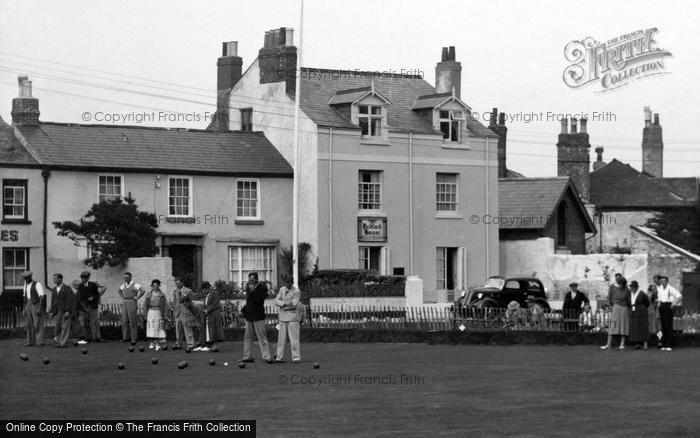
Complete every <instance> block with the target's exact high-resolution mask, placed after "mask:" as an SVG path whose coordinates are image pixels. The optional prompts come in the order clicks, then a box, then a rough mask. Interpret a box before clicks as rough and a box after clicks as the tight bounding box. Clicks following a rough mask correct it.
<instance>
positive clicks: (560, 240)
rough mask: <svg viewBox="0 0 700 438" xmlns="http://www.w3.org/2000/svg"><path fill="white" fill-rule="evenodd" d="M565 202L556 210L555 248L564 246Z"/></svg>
mask: <svg viewBox="0 0 700 438" xmlns="http://www.w3.org/2000/svg"><path fill="white" fill-rule="evenodd" d="M566 210H567V206H566V202H562V203H561V204H559V208H557V246H566V214H567V211H566Z"/></svg>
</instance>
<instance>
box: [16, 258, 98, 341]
mask: <svg viewBox="0 0 700 438" xmlns="http://www.w3.org/2000/svg"><path fill="white" fill-rule="evenodd" d="M22 277H23V278H24V286H23V288H22V292H23V300H24V316H25V321H26V328H27V342H26V344H25V346H27V347H28V346H35V345H36V346H43V345H44V326H45V323H46V320H47V319H49V320H52V321H53V323H54V340H55V341H56V345H55V347H57V348H66V346H67V344H68V342H69V340H71V339H73V340H74V342H77V343H78V344H86V343H87V342H88V341H94V342H103V341H102V336H101V334H100V324H99V305H100V298H101V297H102V295H103V294H104V293H105V290H106V289H105V287H104V286H102V285H100V284H98V283H96V282H93V281H90V273H89V272H87V271H84V272H83V273H82V274H80V280H73V281H72V282H71V284H70V286H69V285H66V284H65V283H64V282H63V274H60V273H56V274H54V275H53V283H54V286H53V287H51V288H45V287H44V286H43V285H42V284H41V282H39V281H36V280H34V273H33V272H31V271H25V272H23V273H22Z"/></svg>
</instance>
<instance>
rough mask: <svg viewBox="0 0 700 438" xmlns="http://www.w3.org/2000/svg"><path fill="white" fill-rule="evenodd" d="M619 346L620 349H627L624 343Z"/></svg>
mask: <svg viewBox="0 0 700 438" xmlns="http://www.w3.org/2000/svg"><path fill="white" fill-rule="evenodd" d="M617 348H619V349H620V350H624V349H625V346H624V345H620V346H619V347H617Z"/></svg>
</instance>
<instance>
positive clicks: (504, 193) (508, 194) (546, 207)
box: [498, 177, 595, 233]
mask: <svg viewBox="0 0 700 438" xmlns="http://www.w3.org/2000/svg"><path fill="white" fill-rule="evenodd" d="M569 190H570V191H571V192H572V195H573V198H574V199H576V201H577V202H576V206H577V209H578V211H579V213H580V214H581V215H582V216H583V217H584V222H585V223H586V225H587V228H586V230H585V232H587V233H592V232H595V225H594V224H593V221H592V220H591V217H590V216H589V215H588V212H587V211H586V208H585V206H584V205H583V203H582V202H581V200H580V198H579V195H578V192H577V191H576V188H575V187H574V185H573V184H572V183H571V180H570V179H569V178H568V177H551V178H513V179H510V178H501V179H499V180H498V209H499V210H498V216H499V217H500V218H506V219H504V220H501V221H499V229H502V230H503V229H529V230H538V229H543V228H545V227H546V226H547V224H548V223H549V219H550V218H552V217H554V215H555V214H556V209H557V207H558V206H559V203H560V202H561V200H562V199H563V198H564V196H565V195H566V193H567V191H569Z"/></svg>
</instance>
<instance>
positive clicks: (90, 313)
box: [78, 271, 106, 342]
mask: <svg viewBox="0 0 700 438" xmlns="http://www.w3.org/2000/svg"><path fill="white" fill-rule="evenodd" d="M105 290H106V289H105V287H104V286H102V285H101V284H98V283H95V282H94V281H90V273H89V272H88V271H83V273H82V274H80V286H79V287H78V297H79V298H80V311H81V314H82V316H83V324H84V325H85V329H86V330H89V332H90V335H91V340H92V341H95V342H102V336H101V335H100V310H99V308H100V297H101V296H102V294H104V293H105Z"/></svg>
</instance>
